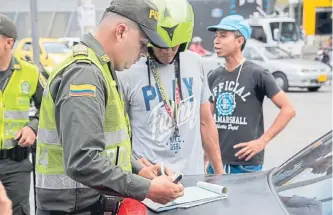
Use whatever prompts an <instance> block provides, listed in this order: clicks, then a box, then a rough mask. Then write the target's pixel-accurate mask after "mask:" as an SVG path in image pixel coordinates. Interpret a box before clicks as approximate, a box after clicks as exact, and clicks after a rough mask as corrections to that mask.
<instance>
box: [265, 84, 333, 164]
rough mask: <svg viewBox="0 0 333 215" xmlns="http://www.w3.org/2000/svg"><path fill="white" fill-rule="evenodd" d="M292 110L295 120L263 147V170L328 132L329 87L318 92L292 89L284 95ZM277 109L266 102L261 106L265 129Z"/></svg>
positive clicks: (329, 118)
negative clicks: (286, 96)
mask: <svg viewBox="0 0 333 215" xmlns="http://www.w3.org/2000/svg"><path fill="white" fill-rule="evenodd" d="M287 95H288V97H289V98H290V100H291V102H292V103H293V105H294V106H295V109H296V116H295V118H294V119H293V120H292V121H291V122H290V123H289V125H288V126H287V127H286V128H285V129H284V130H283V131H282V132H281V133H280V134H279V135H278V136H277V137H275V138H274V139H273V140H272V141H271V142H270V143H269V144H268V146H267V148H266V149H267V150H266V153H265V163H264V169H269V168H272V167H275V166H278V165H280V164H281V163H283V162H284V161H286V160H287V159H288V158H290V157H291V156H293V155H294V154H295V153H297V152H298V151H300V150H301V149H303V148H304V147H305V146H307V145H309V144H310V143H312V142H313V141H315V140H316V139H317V138H319V137H320V136H321V135H323V134H325V133H326V132H328V131H329V130H332V87H331V86H324V87H323V88H321V89H320V90H319V91H318V92H308V91H307V90H300V89H297V88H296V89H295V90H293V91H292V92H288V93H287ZM278 113H279V109H278V108H277V107H275V105H274V104H273V103H272V102H271V101H270V100H269V99H266V101H265V102H264V119H265V129H267V128H268V127H269V126H270V125H271V124H272V123H273V122H274V120H275V117H276V116H277V115H278Z"/></svg>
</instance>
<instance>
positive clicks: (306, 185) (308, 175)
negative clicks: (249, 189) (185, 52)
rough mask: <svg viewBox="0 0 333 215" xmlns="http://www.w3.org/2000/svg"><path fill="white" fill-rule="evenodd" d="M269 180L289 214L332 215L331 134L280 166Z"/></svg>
mask: <svg viewBox="0 0 333 215" xmlns="http://www.w3.org/2000/svg"><path fill="white" fill-rule="evenodd" d="M272 181H273V184H274V186H275V188H276V191H277V193H278V195H279V197H280V199H281V201H282V202H283V203H284V205H285V206H286V208H287V210H288V211H289V212H290V213H291V214H302V215H307V214H311V215H332V131H330V132H329V133H327V134H326V135H324V136H323V137H321V138H320V139H318V140H317V141H315V142H314V143H312V144H311V145H309V146H308V147H306V148H305V149H304V150H302V151H301V152H300V153H298V154H297V155H295V156H294V157H293V158H291V159H290V160H288V161H287V162H286V163H284V164H283V165H281V166H280V167H279V168H278V169H277V170H276V171H275V172H274V173H273V177H272Z"/></svg>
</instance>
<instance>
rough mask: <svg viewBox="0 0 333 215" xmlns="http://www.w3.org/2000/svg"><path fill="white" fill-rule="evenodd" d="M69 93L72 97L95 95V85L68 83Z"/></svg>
mask: <svg viewBox="0 0 333 215" xmlns="http://www.w3.org/2000/svg"><path fill="white" fill-rule="evenodd" d="M69 95H70V96H74V97H80V96H90V97H96V86H94V85H91V84H83V85H72V84H71V85H70V86H69Z"/></svg>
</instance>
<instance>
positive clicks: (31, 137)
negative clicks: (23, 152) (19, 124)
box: [14, 126, 36, 147]
mask: <svg viewBox="0 0 333 215" xmlns="http://www.w3.org/2000/svg"><path fill="white" fill-rule="evenodd" d="M14 140H17V141H18V143H19V145H20V146H21V147H26V146H32V145H33V144H34V142H35V140H36V134H35V132H34V131H33V130H32V128H30V127H28V126H25V127H23V128H21V130H19V131H18V132H17V133H16V136H15V138H14Z"/></svg>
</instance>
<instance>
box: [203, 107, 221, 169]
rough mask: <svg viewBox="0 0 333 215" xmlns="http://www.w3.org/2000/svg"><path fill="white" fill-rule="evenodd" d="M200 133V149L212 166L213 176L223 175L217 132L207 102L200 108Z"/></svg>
mask: <svg viewBox="0 0 333 215" xmlns="http://www.w3.org/2000/svg"><path fill="white" fill-rule="evenodd" d="M200 131H201V138H202V147H203V149H204V151H205V154H206V156H207V158H208V160H209V162H210V163H211V164H212V166H213V169H214V172H215V174H223V165H222V159H221V152H220V144H219V138H218V132H217V129H216V126H215V123H214V119H213V116H212V114H211V111H210V103H209V102H207V103H205V104H202V105H201V106H200Z"/></svg>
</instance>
